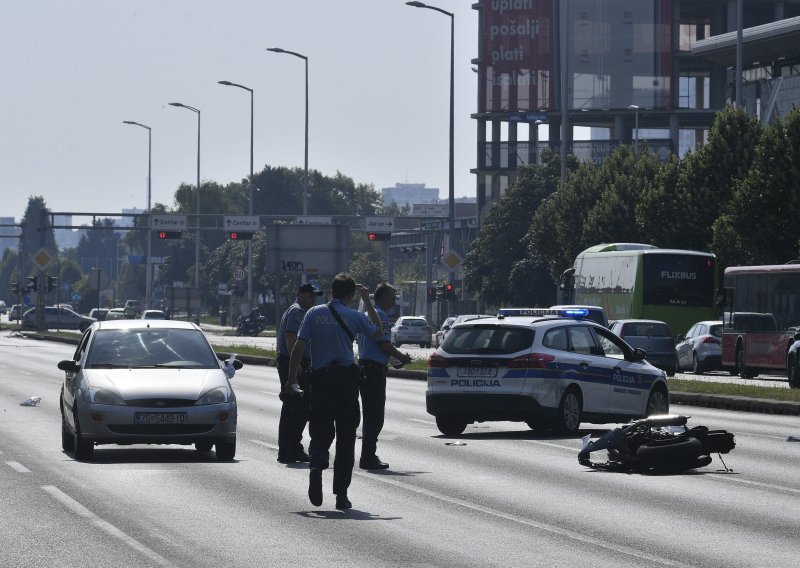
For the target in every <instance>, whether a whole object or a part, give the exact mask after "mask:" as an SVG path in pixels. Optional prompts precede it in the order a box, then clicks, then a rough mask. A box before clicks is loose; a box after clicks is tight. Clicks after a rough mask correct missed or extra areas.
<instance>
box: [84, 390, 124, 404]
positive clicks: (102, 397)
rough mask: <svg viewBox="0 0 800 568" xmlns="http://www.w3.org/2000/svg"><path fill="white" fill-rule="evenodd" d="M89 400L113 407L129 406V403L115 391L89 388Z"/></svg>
mask: <svg viewBox="0 0 800 568" xmlns="http://www.w3.org/2000/svg"><path fill="white" fill-rule="evenodd" d="M89 400H91V401H92V402H93V403H95V404H109V405H113V406H127V404H128V403H127V402H125V400H124V399H123V398H122V397H121V396H119V395H118V394H117V393H115V392H114V391H110V390H108V389H103V388H100V387H89Z"/></svg>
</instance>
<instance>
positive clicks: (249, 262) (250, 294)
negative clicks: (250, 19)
mask: <svg viewBox="0 0 800 568" xmlns="http://www.w3.org/2000/svg"><path fill="white" fill-rule="evenodd" d="M218 82H219V84H220V85H225V86H228V87H238V88H240V89H244V90H245V91H249V92H250V178H249V179H248V184H247V185H248V186H249V187H248V189H249V203H248V207H247V212H248V214H249V215H251V216H252V215H253V89H251V88H249V87H245V86H244V85H239V84H237V83H231V82H230V81H218ZM247 303H248V305H250V306H251V307H252V305H253V241H252V240H249V241H247Z"/></svg>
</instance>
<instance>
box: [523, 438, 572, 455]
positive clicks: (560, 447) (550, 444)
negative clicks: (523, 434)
mask: <svg viewBox="0 0 800 568" xmlns="http://www.w3.org/2000/svg"><path fill="white" fill-rule="evenodd" d="M523 442H528V443H529V444H538V445H540V446H550V447H551V448H559V449H561V450H569V451H570V452H580V451H581V449H580V448H579V447H578V448H573V447H572V446H562V445H561V444H553V443H552V442H542V441H541V440H523Z"/></svg>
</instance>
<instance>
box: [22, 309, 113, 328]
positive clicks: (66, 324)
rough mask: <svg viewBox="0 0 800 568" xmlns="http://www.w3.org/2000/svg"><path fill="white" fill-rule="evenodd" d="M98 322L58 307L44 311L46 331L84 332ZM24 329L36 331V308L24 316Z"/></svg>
mask: <svg viewBox="0 0 800 568" xmlns="http://www.w3.org/2000/svg"><path fill="white" fill-rule="evenodd" d="M96 321H97V320H96V319H94V318H90V317H87V316H82V315H81V314H79V313H77V312H74V311H72V310H70V309H69V308H62V307H56V306H47V307H45V309H44V327H45V329H78V330H80V331H84V330H85V329H86V328H88V327H89V326H90V325H92V324H93V323H94V322H96ZM20 327H21V328H22V329H29V330H30V329H36V308H31V309H29V310H28V311H26V312H25V313H24V314H22V319H21V321H20Z"/></svg>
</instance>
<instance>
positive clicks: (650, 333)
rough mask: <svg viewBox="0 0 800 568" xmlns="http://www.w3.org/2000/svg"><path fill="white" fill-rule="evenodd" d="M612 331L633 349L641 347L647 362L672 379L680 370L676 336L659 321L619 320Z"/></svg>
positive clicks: (612, 326) (613, 325)
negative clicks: (678, 369)
mask: <svg viewBox="0 0 800 568" xmlns="http://www.w3.org/2000/svg"><path fill="white" fill-rule="evenodd" d="M611 331H613V332H614V333H616V334H617V335H619V336H620V337H621V338H622V339H624V340H625V341H626V342H627V343H628V344H629V345H630V346H631V347H640V348H641V349H644V351H645V353H647V356H646V358H647V362H648V363H650V364H651V365H653V366H654V367H658V368H659V369H662V370H664V371H666V373H667V375H669V376H670V377H671V376H673V375H675V371H676V370H677V368H678V354H677V352H676V351H675V336H674V335H672V331H671V330H670V329H669V326H668V325H667V324H666V323H664V322H663V321H658V320H634V319H626V320H617V321H615V322H614V323H613V324H611Z"/></svg>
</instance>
